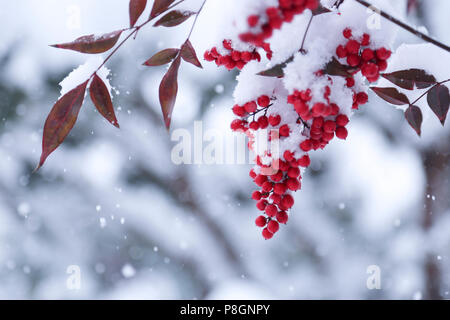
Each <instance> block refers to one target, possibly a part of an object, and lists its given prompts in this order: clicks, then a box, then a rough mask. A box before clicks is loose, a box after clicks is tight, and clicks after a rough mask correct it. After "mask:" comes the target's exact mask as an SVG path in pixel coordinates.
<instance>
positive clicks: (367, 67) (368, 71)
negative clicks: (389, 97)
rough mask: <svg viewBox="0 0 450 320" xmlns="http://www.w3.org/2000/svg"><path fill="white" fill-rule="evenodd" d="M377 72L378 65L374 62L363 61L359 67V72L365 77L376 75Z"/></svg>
mask: <svg viewBox="0 0 450 320" xmlns="http://www.w3.org/2000/svg"><path fill="white" fill-rule="evenodd" d="M378 72H379V70H378V66H377V65H376V64H375V63H371V62H369V63H365V64H364V65H363V66H362V67H361V73H362V75H363V76H365V77H366V78H373V77H375V76H377V75H378Z"/></svg>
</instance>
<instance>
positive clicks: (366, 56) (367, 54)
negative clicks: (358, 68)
mask: <svg viewBox="0 0 450 320" xmlns="http://www.w3.org/2000/svg"><path fill="white" fill-rule="evenodd" d="M361 58H362V59H363V60H364V61H370V60H372V59H373V58H375V53H374V52H373V50H371V49H364V50H363V52H362V54H361Z"/></svg>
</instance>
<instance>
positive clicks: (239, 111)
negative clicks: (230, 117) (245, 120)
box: [233, 104, 245, 117]
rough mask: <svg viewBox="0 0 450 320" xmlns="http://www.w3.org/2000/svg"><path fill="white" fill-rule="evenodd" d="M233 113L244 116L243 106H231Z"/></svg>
mask: <svg viewBox="0 0 450 320" xmlns="http://www.w3.org/2000/svg"><path fill="white" fill-rule="evenodd" d="M233 113H234V114H235V115H237V116H238V117H243V116H245V108H244V107H241V106H239V105H237V104H236V105H235V106H234V107H233Z"/></svg>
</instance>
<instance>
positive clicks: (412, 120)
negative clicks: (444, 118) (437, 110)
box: [405, 105, 423, 136]
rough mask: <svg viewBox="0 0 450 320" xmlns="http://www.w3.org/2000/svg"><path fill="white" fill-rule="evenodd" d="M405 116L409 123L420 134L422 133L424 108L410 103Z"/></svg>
mask: <svg viewBox="0 0 450 320" xmlns="http://www.w3.org/2000/svg"><path fill="white" fill-rule="evenodd" d="M405 118H406V120H407V121H408V123H409V125H410V126H411V127H412V128H413V129H414V130H415V131H416V132H417V134H418V135H419V136H420V135H421V134H422V121H423V115H422V110H420V108H419V107H417V106H414V105H410V106H409V107H408V109H406V111H405Z"/></svg>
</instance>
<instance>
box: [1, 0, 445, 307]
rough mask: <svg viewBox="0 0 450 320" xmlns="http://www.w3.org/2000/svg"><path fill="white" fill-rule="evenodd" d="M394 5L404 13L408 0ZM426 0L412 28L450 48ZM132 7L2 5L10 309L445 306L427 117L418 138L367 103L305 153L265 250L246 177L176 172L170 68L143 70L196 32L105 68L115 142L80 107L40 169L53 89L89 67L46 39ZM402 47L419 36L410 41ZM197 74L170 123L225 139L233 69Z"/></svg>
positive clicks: (221, 169) (98, 26)
mask: <svg viewBox="0 0 450 320" xmlns="http://www.w3.org/2000/svg"><path fill="white" fill-rule="evenodd" d="M211 1H212V2H211ZM211 1H210V2H211V4H209V5H210V6H213V5H214V1H217V0H211ZM347 1H349V0H347ZM394 2H395V4H396V5H397V7H398V10H399V11H398V12H399V15H400V16H401V15H402V14H405V13H406V0H405V1H404V0H396V1H394ZM419 2H420V1H419ZM186 3H188V4H189V5H191V4H192V5H193V7H196V6H198V3H199V1H197V0H188V1H187V2H186ZM420 3H421V5H420V6H419V8H418V10H417V11H413V12H412V13H411V14H410V15H409V17H408V20H409V22H410V23H413V24H416V25H424V26H426V27H427V28H428V30H429V32H430V34H432V35H433V36H435V37H437V38H438V39H440V40H441V41H443V42H444V43H446V44H449V43H450V32H449V30H450V20H449V19H448V16H447V15H448V12H449V11H450V3H449V1H448V0H426V1H421V2H420ZM127 12H128V1H127V0H116V1H107V0H96V1H90V0H42V1H37V0H21V1H3V3H2V6H1V8H0V21H1V24H2V28H1V31H0V34H1V39H2V41H1V42H0V298H3V299H52V298H56V299H60V298H63V299H79V298H87V299H103V298H106V299H129V298H144V299H204V298H208V299H222V298H223V299H228V298H234V299H240V298H250V299H252V298H262V299H264V298H269V299H310V298H330V299H346V298H350V299H353V298H358V299H379V298H386V299H399V298H405V299H421V298H423V299H427V298H434V299H440V298H446V299H448V298H450V294H449V291H450V269H449V267H450V232H449V231H450V197H449V195H450V182H449V177H450V169H449V163H450V154H449V150H450V139H449V138H450V130H449V125H448V124H447V126H446V128H445V129H443V128H442V127H441V126H440V124H439V122H438V121H437V120H434V119H432V118H430V119H429V120H428V122H427V123H426V127H425V129H426V130H425V133H424V137H423V139H421V140H420V139H419V138H418V137H417V136H416V135H415V133H414V132H413V130H412V129H411V128H409V127H408V126H407V124H406V121H405V120H404V118H403V115H402V113H401V112H400V111H398V110H395V109H394V108H393V107H390V106H388V105H386V104H385V103H383V102H382V101H380V100H379V99H377V98H376V97H374V96H372V97H371V102H370V103H369V104H368V105H367V106H365V107H364V108H363V110H362V111H360V112H358V114H357V116H356V117H355V118H354V120H353V122H352V124H351V126H350V136H349V139H348V140H347V141H346V142H337V141H335V142H333V143H332V145H331V146H330V147H329V148H327V150H326V151H324V152H321V153H316V154H314V155H313V159H312V160H313V161H312V162H313V165H312V168H311V170H308V171H307V174H306V176H305V177H304V187H303V190H302V191H301V192H298V193H297V194H296V205H295V207H294V208H293V210H292V214H291V216H290V221H289V224H288V226H287V227H283V228H282V230H281V231H280V232H279V233H278V234H277V235H276V236H275V237H274V239H272V240H270V241H264V240H263V239H262V237H261V235H260V230H259V229H258V228H256V227H255V226H254V218H255V217H256V216H257V214H258V212H257V210H256V208H255V207H254V202H253V201H251V200H249V195H250V194H251V191H252V190H253V185H252V182H251V180H250V179H249V177H248V170H249V168H250V166H248V165H212V166H211V165H210V166H206V165H203V166H196V165H182V166H175V165H173V164H172V163H171V161H170V151H171V148H172V147H173V145H174V142H171V141H170V136H168V135H167V134H166V132H165V129H164V128H163V125H162V119H161V115H160V110H159V104H158V101H157V88H158V84H159V79H161V77H162V75H163V73H164V71H165V69H164V67H162V68H155V69H148V68H145V67H142V66H141V65H140V64H141V63H142V62H143V61H145V60H146V59H148V58H149V57H150V56H151V55H153V54H154V53H155V52H156V51H158V49H162V48H166V47H177V46H179V45H180V44H181V43H182V41H184V39H185V37H186V35H187V33H188V31H189V26H190V23H186V24H184V25H182V26H180V27H177V28H175V29H170V30H167V29H165V30H162V29H158V30H156V29H152V28H150V27H148V28H146V29H144V30H142V31H141V32H140V34H139V36H138V38H137V40H136V41H130V42H129V43H128V44H127V45H125V46H124V47H123V49H122V50H121V51H120V52H119V54H118V55H117V56H116V57H115V58H114V59H113V60H112V61H111V62H110V63H109V64H108V68H109V69H111V70H112V78H111V83H112V85H113V86H114V88H115V95H114V104H115V107H116V108H117V111H118V119H119V122H120V124H121V128H122V129H121V130H120V131H119V130H117V129H115V128H114V127H113V126H111V125H110V124H108V123H106V122H105V121H104V120H103V119H102V118H101V117H100V116H99V115H98V114H97V113H96V112H95V111H94V108H93V106H92V104H91V102H90V101H87V102H86V103H85V105H84V106H83V109H82V111H81V113H80V118H79V121H78V123H77V124H76V126H75V129H74V130H73V131H72V133H71V134H70V136H69V137H68V139H67V140H66V142H65V143H64V144H63V145H62V147H61V148H60V149H58V150H57V151H56V152H55V153H54V154H53V155H52V156H51V157H50V158H49V160H48V161H47V163H46V165H45V166H44V168H43V169H42V170H41V171H40V172H39V173H37V174H34V175H31V172H32V170H33V168H34V167H35V166H36V164H37V162H38V158H39V155H40V148H41V147H40V146H41V135H42V127H43V124H44V121H45V118H46V116H47V114H48V112H49V110H50V108H51V106H52V105H53V103H54V102H55V100H56V99H57V98H58V97H59V86H58V83H59V82H60V81H61V80H62V79H63V78H64V77H65V76H66V75H67V74H68V73H69V72H70V71H72V70H73V69H74V68H76V67H77V66H78V65H80V64H83V63H84V62H85V61H86V59H87V57H86V56H85V55H82V54H78V53H75V52H69V51H61V50H57V49H54V48H51V47H49V46H48V44H53V43H60V42H66V41H69V40H72V39H75V38H76V37H78V36H80V35H85V34H90V33H102V32H109V31H112V30H116V29H118V28H122V27H125V26H127V25H128V15H127ZM207 12H208V8H206V9H205V15H203V16H202V17H200V19H199V24H198V26H197V28H196V31H195V32H194V35H193V38H192V42H193V44H194V46H195V47H197V48H198V52H199V53H201V52H203V51H204V49H206V48H207V47H208V44H209V41H210V39H211V38H213V37H214V34H213V33H214V28H213V27H211V25H214V17H211V15H208V14H207ZM144 15H147V13H145V14H144ZM383 23H385V22H383ZM156 31H158V32H156ZM401 42H417V39H415V38H413V37H412V36H410V35H408V34H406V33H404V32H401V37H400V41H399V43H401ZM423 58H424V59H426V57H423ZM441 63H442V64H445V65H446V66H448V64H449V63H450V61H449V60H447V61H441ZM204 65H205V70H199V69H195V68H194V67H193V66H191V65H187V64H184V65H183V66H182V69H181V77H180V95H179V99H178V102H177V105H176V109H175V113H174V123H173V127H174V129H175V128H187V129H189V130H191V129H192V126H193V122H194V121H195V120H202V121H203V126H204V127H205V128H206V127H211V128H218V129H220V130H222V131H223V132H224V134H225V132H227V130H228V123H229V121H228V120H230V119H231V117H232V114H231V111H230V106H231V105H232V98H231V96H232V91H233V88H234V85H235V82H234V78H235V76H236V74H235V73H229V72H226V71H223V70H221V69H220V70H219V69H217V68H216V67H215V66H213V65H212V64H206V63H205V64H204ZM370 265H377V266H379V267H380V270H381V289H380V290H369V289H368V288H367V286H366V280H367V278H368V277H369V274H367V268H368V266H370ZM70 266H78V267H79V270H80V272H81V282H80V288H79V289H78V290H71V287H70V286H69V287H68V286H67V280H68V278H70V276H71V275H70V274H68V273H67V271H68V268H69V271H70V270H71V269H70V268H71V267H70ZM72 268H73V267H72Z"/></svg>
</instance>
